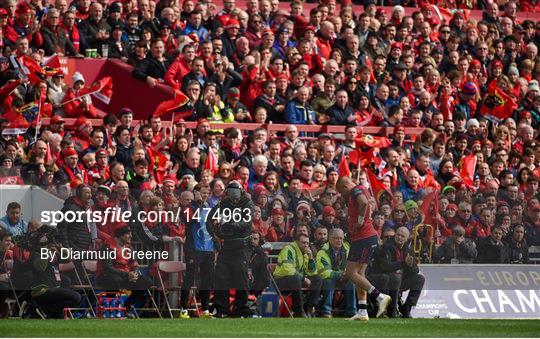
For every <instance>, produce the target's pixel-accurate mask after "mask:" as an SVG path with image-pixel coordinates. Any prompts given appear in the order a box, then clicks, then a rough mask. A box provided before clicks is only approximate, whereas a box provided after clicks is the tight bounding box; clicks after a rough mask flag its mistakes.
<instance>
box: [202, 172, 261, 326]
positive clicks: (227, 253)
mask: <svg viewBox="0 0 540 339" xmlns="http://www.w3.org/2000/svg"><path fill="white" fill-rule="evenodd" d="M238 210H240V211H241V219H240V221H234V220H233V218H232V216H233V215H234V213H235V212H237V211H238ZM226 215H231V218H226V217H225V216H226ZM252 219H253V202H252V201H251V199H250V198H248V197H246V193H245V191H244V188H243V187H242V186H241V185H240V184H239V183H238V182H236V181H232V182H230V183H229V185H227V188H226V189H225V196H224V198H223V200H222V201H220V202H219V203H218V204H217V205H216V206H215V207H214V208H212V210H211V211H210V213H209V215H208V221H207V222H208V223H209V225H210V228H209V230H208V231H209V233H210V234H213V235H214V236H215V237H217V238H218V239H220V240H223V244H222V246H221V248H220V249H219V254H218V258H217V263H216V267H215V272H214V278H215V281H214V304H215V306H216V309H217V314H216V316H217V317H218V318H225V317H227V316H228V309H229V289H231V288H235V289H236V297H235V310H234V313H235V315H237V316H251V314H250V312H249V309H248V307H247V298H248V292H247V291H248V288H249V279H248V253H247V247H248V245H249V243H250V238H251V225H252Z"/></svg>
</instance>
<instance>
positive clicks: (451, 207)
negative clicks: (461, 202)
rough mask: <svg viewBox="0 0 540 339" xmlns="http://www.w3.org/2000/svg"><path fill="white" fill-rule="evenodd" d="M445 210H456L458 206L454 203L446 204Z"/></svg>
mask: <svg viewBox="0 0 540 339" xmlns="http://www.w3.org/2000/svg"><path fill="white" fill-rule="evenodd" d="M446 210H447V211H448V210H454V211H457V210H458V207H457V205H456V204H449V205H448V206H446Z"/></svg>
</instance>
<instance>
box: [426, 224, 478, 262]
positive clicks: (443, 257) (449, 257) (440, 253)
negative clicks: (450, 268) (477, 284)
mask: <svg viewBox="0 0 540 339" xmlns="http://www.w3.org/2000/svg"><path fill="white" fill-rule="evenodd" d="M477 254H478V251H477V250H476V247H475V246H474V243H473V242H472V241H471V240H469V239H465V229H464V228H463V227H462V226H456V227H454V230H453V231H452V236H451V237H449V238H448V239H446V241H445V242H444V243H443V244H442V245H441V246H440V247H439V248H438V249H437V251H436V252H435V257H434V258H433V262H438V263H441V264H472V262H473V260H475V259H476V255H477Z"/></svg>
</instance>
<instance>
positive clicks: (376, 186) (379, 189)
mask: <svg viewBox="0 0 540 339" xmlns="http://www.w3.org/2000/svg"><path fill="white" fill-rule="evenodd" d="M366 174H367V179H368V181H369V185H370V186H371V190H372V192H373V196H374V197H375V201H377V204H379V197H380V196H381V194H382V193H384V192H386V193H388V194H390V196H392V191H390V190H389V189H388V187H386V186H384V184H383V182H382V180H380V179H379V178H377V176H376V175H375V173H373V171H372V170H370V169H369V168H368V169H367V170H366Z"/></svg>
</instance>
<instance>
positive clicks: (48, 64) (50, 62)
mask: <svg viewBox="0 0 540 339" xmlns="http://www.w3.org/2000/svg"><path fill="white" fill-rule="evenodd" d="M43 70H44V71H45V74H46V75H47V76H53V75H55V74H57V73H59V72H61V65H60V57H59V56H58V55H57V54H54V55H52V56H50V57H49V58H47V59H46V60H44V61H43Z"/></svg>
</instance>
